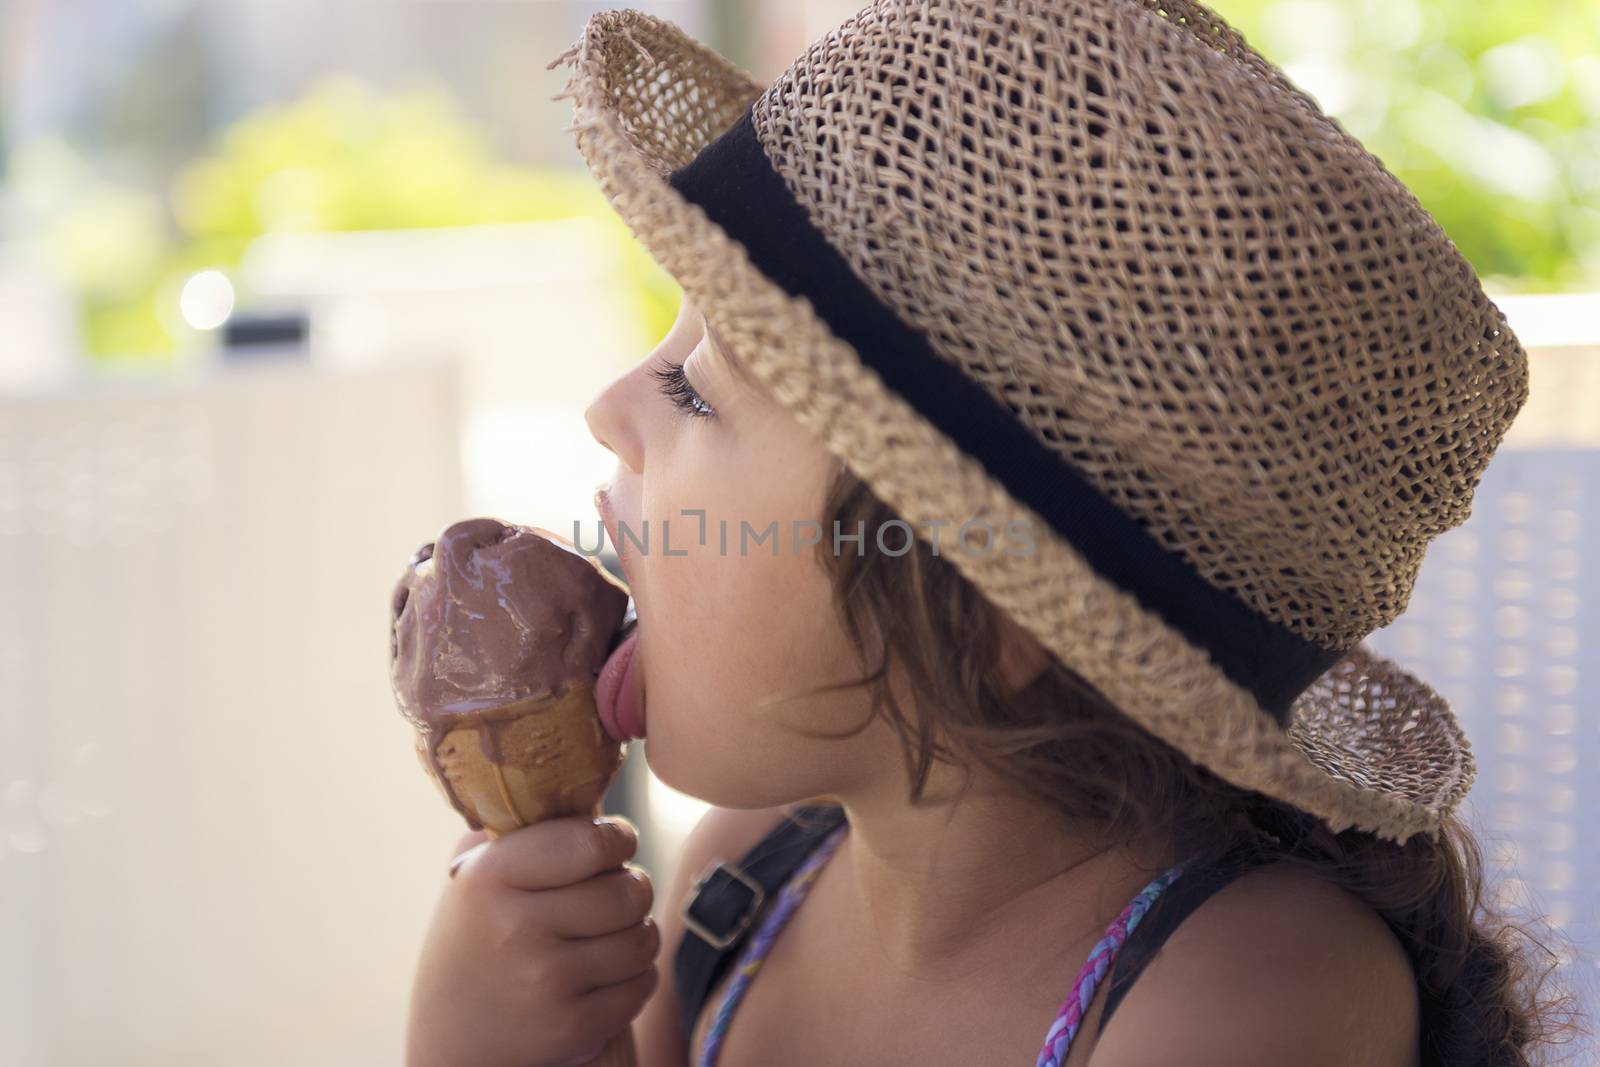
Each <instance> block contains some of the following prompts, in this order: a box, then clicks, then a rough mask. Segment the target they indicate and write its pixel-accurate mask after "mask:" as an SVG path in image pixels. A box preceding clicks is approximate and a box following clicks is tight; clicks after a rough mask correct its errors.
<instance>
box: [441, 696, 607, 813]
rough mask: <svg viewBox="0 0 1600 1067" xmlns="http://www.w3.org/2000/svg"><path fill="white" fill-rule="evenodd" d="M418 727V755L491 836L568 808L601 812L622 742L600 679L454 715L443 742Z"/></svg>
mask: <svg viewBox="0 0 1600 1067" xmlns="http://www.w3.org/2000/svg"><path fill="white" fill-rule="evenodd" d="M432 741H433V738H431V737H430V736H429V735H428V734H427V733H425V732H423V731H420V730H419V731H418V732H417V757H418V759H419V760H420V761H421V763H422V766H423V769H424V770H426V771H427V772H428V774H429V776H430V777H432V778H433V780H434V782H435V783H436V784H437V785H438V786H439V789H440V791H441V792H442V793H443V794H444V797H445V799H446V800H447V801H449V802H450V803H451V804H452V805H453V806H454V807H455V809H456V810H457V811H459V812H460V813H461V814H462V815H463V816H464V817H465V818H466V819H467V821H468V823H470V824H471V825H472V826H473V828H474V829H477V828H479V827H481V828H482V829H483V830H484V831H485V832H486V833H488V834H489V836H491V837H498V836H499V835H500V834H503V833H509V832H510V831H512V830H515V829H517V828H518V827H521V826H530V825H532V824H533V823H536V822H540V821H542V820H544V819H554V818H560V817H562V816H567V815H596V816H598V815H600V814H601V811H600V804H601V801H602V800H603V799H604V798H605V794H606V790H607V789H608V788H609V787H610V785H611V780H612V778H613V777H615V775H616V773H617V770H618V768H619V767H621V766H622V758H623V751H624V750H623V745H622V744H621V743H619V742H617V741H614V740H612V739H611V737H610V736H609V735H608V734H607V733H606V731H605V728H604V727H603V726H601V725H600V717H599V714H598V713H597V711H596V710H595V702H594V682H592V681H588V680H584V681H580V682H575V683H573V684H571V685H569V686H568V687H567V688H566V689H565V690H564V691H563V692H561V693H559V694H557V695H555V696H546V697H537V698H533V699H528V700H519V701H515V702H513V703H510V704H501V705H497V706H495V707H490V708H483V709H480V710H477V711H471V712H462V713H460V714H456V715H452V716H451V727H450V729H449V730H448V731H446V732H445V733H444V734H443V736H442V737H440V738H438V740H437V744H434V745H432V751H431V752H430V742H432Z"/></svg>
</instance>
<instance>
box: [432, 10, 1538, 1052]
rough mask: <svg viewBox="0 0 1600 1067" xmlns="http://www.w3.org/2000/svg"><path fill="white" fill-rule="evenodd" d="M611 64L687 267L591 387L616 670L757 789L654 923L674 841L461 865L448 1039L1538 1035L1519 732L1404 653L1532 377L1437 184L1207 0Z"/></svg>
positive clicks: (1162, 1044)
mask: <svg viewBox="0 0 1600 1067" xmlns="http://www.w3.org/2000/svg"><path fill="white" fill-rule="evenodd" d="M561 60H570V61H572V63H573V65H574V67H575V73H574V75H573V77H572V80H571V81H570V82H569V84H568V88H567V91H566V92H565V93H563V94H562V95H564V96H571V97H572V98H573V99H574V101H575V108H576V115H577V120H576V122H575V124H574V129H575V130H576V131H577V134H578V143H579V147H580V149H582V151H583V154H584V158H585V159H586V161H587V162H588V164H589V166H590V167H591V169H592V170H593V171H594V172H595V174H596V177H597V179H598V181H599V183H600V185H601V188H602V189H603V190H604V191H605V192H606V194H607V196H608V197H609V198H610V199H611V202H612V203H613V204H614V205H615V206H616V207H617V209H618V210H619V212H621V213H622V215H623V216H624V218H625V219H626V220H627V221H628V223H629V225H630V226H631V227H632V228H633V231H634V232H635V233H636V234H637V235H638V236H639V238H640V239H641V240H642V241H643V242H644V243H645V244H646V245H647V247H648V248H649V249H650V251H651V252H652V254H653V255H655V257H656V258H657V259H658V260H659V261H660V262H661V263H662V264H663V266H665V267H666V268H667V269H668V270H669V271H670V272H671V273H672V274H673V276H674V277H675V278H676V279H677V280H678V281H679V282H680V284H681V285H682V287H683V290H684V300H683V302H682V304H681V307H680V311H679V315H678V318H677V321H676V322H675V324H674V325H673V327H672V330H671V331H670V332H669V334H668V335H667V337H666V338H665V339H664V340H663V341H662V342H661V343H660V345H659V346H657V348H656V349H655V351H653V352H652V353H650V354H649V356H648V357H646V358H645V359H644V360H643V361H642V362H641V363H640V364H639V365H638V366H637V367H635V368H633V369H632V370H630V371H629V372H627V373H626V374H624V375H623V376H622V377H620V378H618V379H617V380H616V381H615V382H614V383H612V384H611V385H610V386H609V387H607V388H606V389H605V390H604V391H603V392H602V393H601V394H600V395H599V396H598V397H597V398H596V399H595V401H594V402H593V404H592V405H591V406H590V408H589V411H588V422H589V426H590V428H591V430H592V432H593V434H594V436H595V437H596V439H597V440H599V441H600V442H601V443H602V444H603V445H604V446H605V447H607V448H608V449H610V450H611V451H612V452H613V453H614V454H615V455H616V457H617V468H616V473H615V475H614V477H613V478H612V479H611V481H610V483H609V484H608V486H607V487H606V488H605V489H604V490H603V491H602V492H601V493H600V494H599V495H598V498H597V503H598V505H599V510H600V512H601V515H602V517H603V519H604V520H605V523H606V526H607V529H608V532H609V534H610V536H611V540H612V542H613V544H615V545H616V547H617V550H618V552H619V556H620V558H621V561H622V565H623V568H624V571H625V572H626V574H627V577H628V580H629V584H630V586H631V588H632V590H633V594H634V599H635V603H636V605H637V608H638V613H639V635H640V636H639V641H638V646H637V652H636V653H635V659H634V664H633V669H632V671H631V672H630V675H629V677H630V679H631V682H630V685H631V688H632V691H631V692H630V693H628V694H625V695H624V696H623V697H622V698H620V700H619V706H627V707H629V708H632V709H637V711H638V715H637V716H636V719H638V720H642V721H639V722H638V723H637V725H638V727H639V729H640V731H641V733H642V736H643V737H644V738H645V740H644V753H645V757H646V759H647V760H648V762H649V765H650V768H651V770H652V771H653V772H654V773H655V774H656V775H657V777H659V778H660V779H661V780H662V781H663V782H665V783H666V784H668V785H670V786H672V787H673V788H676V789H678V790H680V791H682V792H685V793H688V794H691V795H693V796H696V797H700V798H702V799H703V800H705V801H707V802H708V803H709V804H711V805H712V806H713V807H712V809H711V811H710V813H709V814H708V815H707V816H706V817H705V819H704V820H702V822H701V824H700V825H699V826H698V827H697V828H696V829H695V831H694V832H693V833H692V834H691V835H690V838H689V840H688V842H687V843H686V844H685V847H684V850H683V852H682V854H681V856H680V857H679V859H678V862H677V864H676V869H677V875H676V877H675V878H674V879H673V882H672V885H671V886H670V887H669V889H668V891H667V893H666V895H665V897H664V899H663V900H662V902H661V905H660V907H655V906H654V900H653V896H652V893H651V889H650V885H649V882H648V879H646V878H645V877H643V872H641V871H638V870H637V869H636V868H632V867H630V866H627V865H626V861H627V859H628V858H629V857H630V856H632V855H633V854H634V848H635V846H636V844H637V836H636V834H634V833H633V832H632V831H631V829H630V828H628V827H627V826H621V827H618V826H616V825H614V824H611V823H607V822H604V821H602V822H601V823H599V824H596V823H592V822H590V821H589V820H557V821H555V822H551V823H546V824H541V825H538V826H533V827H529V828H527V829H525V830H520V831H517V832H516V833H513V834H509V835H506V836H504V837H502V838H499V839H497V840H496V841H494V842H491V843H487V844H482V845H481V846H480V847H476V848H474V849H472V850H471V851H470V852H463V854H462V856H461V857H458V865H457V868H453V873H455V874H456V877H455V878H454V879H453V881H451V882H450V884H449V888H448V889H447V891H446V893H445V895H444V897H443V899H442V900H441V902H440V908H439V912H438V914H437V916H436V918H435V922H434V925H433V928H432V929H431V931H430V933H429V938H428V942H427V944H426V945H425V947H424V950H423V955H422V959H421V962H420V965H419V969H418V974H417V981H416V985H415V988H414V994H413V1003H412V1011H411V1022H410V1032H409V1063H410V1064H411V1067H431V1065H433V1064H462V1065H472V1067H480V1065H481V1067H499V1065H504V1067H512V1065H517V1067H536V1065H551V1064H575V1063H583V1062H588V1061H589V1060H590V1059H592V1058H593V1057H594V1056H595V1055H596V1054H598V1052H599V1051H600V1049H601V1048H602V1047H603V1046H605V1045H606V1043H607V1042H608V1041H610V1040H611V1039H613V1038H614V1037H615V1036H616V1035H617V1034H619V1033H621V1032H624V1031H626V1030H628V1029H629V1027H630V1026H631V1028H632V1035H633V1038H634V1041H635V1044H636V1046H637V1050H638V1057H639V1062H640V1063H642V1064H643V1065H644V1067H677V1065H683V1067H688V1065H691V1064H692V1065H695V1067H711V1065H713V1064H720V1065H723V1067H747V1065H751V1064H762V1065H777V1067H787V1065H832V1064H918V1065H923V1067H927V1065H939V1064H952V1065H954V1064H961V1065H970V1064H996V1065H1001V1067H1004V1065H1007V1064H1013V1065H1018V1067H1020V1065H1022V1064H1024V1063H1029V1064H1034V1065H1037V1067H1063V1065H1065V1067H1081V1065H1086V1064H1087V1065H1093V1067H1132V1065H1135V1064H1151V1063H1183V1064H1189V1065H1223V1064H1227V1065H1229V1067H1241V1065H1243V1067H1250V1065H1261V1067H1264V1065H1268V1064H1271V1065H1278V1064H1285V1063H1294V1064H1320V1065H1327V1067H1336V1065H1351V1067H1354V1065H1358V1064H1359V1065H1363V1067H1421V1065H1429V1067H1431V1065H1435V1064H1440V1065H1442V1064H1449V1065H1457V1064H1508V1065H1509V1064H1525V1063H1528V1062H1531V1057H1533V1056H1534V1055H1535V1054H1536V1053H1537V1052H1538V1051H1540V1049H1541V1048H1542V1047H1543V1046H1544V1045H1545V1044H1547V1043H1548V1041H1549V1039H1550V1037H1551V1036H1552V1035H1553V1031H1554V1028H1553V1027H1552V1026H1550V1025H1549V1024H1550V1021H1551V1018H1552V1011H1551V1009H1550V1008H1549V1007H1548V1006H1547V1005H1545V1004H1544V1003H1543V1002H1540V1001H1537V1000H1536V999H1535V997H1534V994H1533V992H1532V988H1531V986H1530V985H1529V983H1528V982H1527V981H1525V980H1526V979H1528V978H1529V971H1530V969H1531V963H1530V959H1531V958H1530V957H1529V956H1528V955H1526V949H1525V948H1524V947H1523V946H1522V945H1521V944H1520V943H1519V942H1518V941H1516V940H1514V939H1513V938H1512V936H1511V934H1512V933H1513V932H1514V931H1513V929H1512V928H1509V927H1507V926H1506V925H1505V924H1504V923H1503V922H1502V921H1500V920H1499V919H1498V917H1497V916H1495V915H1494V914H1493V913H1492V912H1490V911H1489V910H1488V909H1487V908H1486V907H1485V906H1484V905H1483V903H1482V901H1481V900H1480V894H1481V893H1482V890H1483V885H1482V881H1483V874H1482V863H1481V858H1480V856H1479V851H1478V846H1477V844H1476V842H1475V841H1474V839H1473V837H1472V835H1471V833H1470V832H1469V830H1468V829H1467V827H1466V825H1465V824H1464V822H1463V821H1462V820H1461V818H1460V817H1459V815H1458V814H1457V808H1458V806H1459V803H1460V801H1461V799H1462V798H1463V796H1464V795H1465V793H1466V791H1467V789H1468V788H1469V787H1470V785H1471V782H1472V778H1473V764H1472V760H1471V755H1470V749H1469V748H1468V746H1467V743H1466V741H1465V739H1464V737H1463V736H1462V734H1461V731H1460V728H1459V725H1458V724H1457V722H1456V720H1455V718H1454V716H1453V714H1452V713H1451V711H1450V709H1449V708H1448V706H1447V705H1446V704H1445V703H1444V701H1442V700H1441V699H1440V698H1439V697H1438V695H1437V694H1436V693H1434V692H1433V691H1432V690H1431V689H1430V688H1428V687H1427V686H1426V684H1425V683H1423V682H1421V681H1420V680H1418V679H1415V678H1413V677H1412V676H1411V675H1409V674H1408V673H1407V672H1405V671H1404V670H1402V669H1401V668H1399V667H1398V666H1397V665H1395V664H1393V663H1390V662H1389V661H1387V660H1385V659H1383V658H1382V657H1380V656H1378V655H1376V654H1375V653H1374V652H1372V651H1371V650H1370V649H1369V648H1367V647H1366V646H1365V645H1362V644H1361V643H1360V640H1361V638H1362V637H1364V636H1365V635H1366V634H1368V633H1370V632H1371V631H1372V630H1374V629H1377V628H1378V627H1380V626H1382V625H1386V624H1387V623H1388V622H1389V621H1392V619H1393V618H1394V617H1395V616H1396V615H1398V614H1399V612H1400V611H1401V610H1402V609H1403V607H1404V604H1405V601H1406V598H1407V596H1408V594H1409V590H1410V586H1411V583H1412V581H1413V579H1414V575H1415V568H1416V565H1417V563H1418V562H1419V561H1420V559H1421V556H1422V554H1423V552H1424V550H1425V548H1426V545H1427V542H1428V541H1430V540H1431V539H1432V538H1433V537H1434V536H1436V535H1437V534H1438V533H1439V532H1441V531H1443V530H1444V529H1447V528H1449V527H1450V526H1453V525H1455V524H1457V523H1459V522H1460V521H1462V520H1463V519H1465V518H1466V516H1467V514H1468V512H1469V511H1470V504H1471V496H1472V491H1473V488H1474V487H1475V485H1476V483H1477V480H1478V478H1479V477H1480V476H1481V473H1482V470H1483V468H1484V467H1485V465H1486V464H1487V463H1488V461H1489V459H1490V457H1491V455H1492V453H1493V451H1494V449H1495V447H1496V446H1497V445H1498V443H1499V441H1500V439H1501V437H1502V436H1503V434H1504V432H1505V430H1506V428H1507V426H1509V424H1510V421H1511V419H1512V418H1513V417H1514V416H1515V414H1516V412H1517V410H1518V409H1519V408H1520V407H1521V405H1522V402H1523V400H1524V399H1525V397H1526V390H1527V369H1526V358H1525V355H1524V354H1523V352H1522V350H1521V348H1520V346H1519V345H1518V344H1517V342H1516V339H1515V337H1514V336H1512V335H1511V333H1510V331H1509V329H1507V328H1506V326H1505V322H1504V318H1503V316H1501V315H1500V314H1499V312H1498V309H1496V308H1495V307H1494V305H1493V304H1492V302H1490V301H1489V300H1488V299H1487V297H1486V296H1485V295H1484V294H1483V292H1482V289H1481V288H1480V287H1479V285H1478V283H1477V280H1476V277H1475V275H1473V273H1472V271H1471V269H1470V267H1469V266H1467V265H1466V263H1465V262H1464V261H1463V260H1462V259H1461V258H1460V256H1459V254H1458V253H1457V252H1456V251H1455V249H1454V247H1453V246H1452V245H1451V244H1450V242H1449V240H1448V238H1447V237H1445V236H1444V234H1443V233H1442V232H1441V231H1440V230H1439V229H1438V227H1437V225H1436V224H1434V223H1433V222H1432V220H1431V219H1430V218H1429V217H1428V216H1427V214H1426V212H1424V211H1423V210H1422V209H1421V207H1420V206H1419V205H1418V204H1417V203H1416V201H1415V199H1414V198H1412V197H1410V196H1409V194H1408V193H1407V192H1406V190H1405V189H1404V187H1403V186H1401V185H1400V184H1399V183H1398V182H1396V181H1395V180H1394V179H1393V177H1392V176H1390V175H1389V174H1388V172H1387V171H1385V170H1384V169H1383V167H1382V165H1381V164H1380V163H1379V162H1378V161H1377V160H1375V159H1374V158H1373V157H1371V156H1370V155H1369V154H1367V153H1366V152H1365V151H1364V150H1363V149H1362V148H1361V147H1360V146H1359V145H1358V144H1357V143H1356V142H1354V140H1353V139H1351V138H1350V137H1349V136H1348V134H1346V133H1344V131H1343V130H1342V129H1341V128H1340V127H1338V125H1337V124H1336V123H1334V122H1332V120H1330V119H1328V118H1327V117H1326V116H1325V115H1323V114H1322V113H1321V112H1320V111H1319V110H1318V109H1317V107H1316V105H1315V103H1314V102H1313V101H1311V100H1310V98H1309V97H1306V96H1305V95H1304V94H1303V93H1301V92H1299V90H1298V89H1296V88H1295V87H1294V86H1293V85H1292V83H1290V82H1289V81H1288V80H1287V79H1286V78H1284V77H1283V75H1282V73H1281V72H1280V71H1278V70H1277V69H1276V68H1275V67H1273V66H1272V65H1271V64H1270V63H1268V62H1267V61H1266V60H1264V59H1263V58H1261V57H1260V56H1259V55H1258V54H1256V53H1255V52H1254V51H1253V50H1252V49H1250V47H1249V45H1248V44H1247V43H1245V42H1244V41H1243V39H1242V38H1241V37H1239V36H1238V35H1237V33H1235V32H1234V31H1233V30H1232V29H1231V28H1230V27H1228V26H1227V25H1226V23H1224V22H1223V21H1222V20H1221V19H1220V18H1218V17H1217V16H1216V15H1215V14H1214V13H1212V12H1210V11H1209V10H1207V9H1206V8H1204V7H1203V6H1201V5H1199V4H1197V3H1192V2H1187V0H1162V2H1161V3H1159V4H1157V3H1156V0H1052V2H1044V0H1007V2H1001V3H995V2H992V0H986V2H984V3H981V4H980V3H975V2H971V0H877V2H875V3H872V4H870V5H868V6H867V7H865V8H863V9H862V10H861V11H860V12H858V13H857V14H856V15H854V16H852V17H851V19H849V20H847V21H846V22H845V23H843V24H842V25H841V26H839V27H838V28H836V29H835V30H833V31H831V32H830V33H829V34H828V35H826V36H825V37H824V38H822V39H821V40H819V41H818V42H816V43H815V44H813V45H812V46H811V48H809V49H808V50H807V52H806V54H805V55H803V56H802V57H800V59H798V60H797V61H796V63H795V64H794V65H793V66H791V68H790V69H789V70H788V71H786V72H785V73H784V74H783V75H781V76H780V77H779V78H778V79H777V80H776V81H775V82H773V83H772V84H771V85H770V86H766V87H763V86H761V85H759V84H757V83H755V82H754V81H753V80H751V79H750V78H749V76H748V75H746V74H744V73H743V72H742V71H739V70H738V69H737V68H736V67H733V66H732V65H731V64H729V63H728V62H727V61H726V60H724V59H722V58H721V57H719V56H717V55H716V54H715V53H714V52H712V51H711V50H709V49H707V48H706V47H705V46H703V45H701V44H699V43H698V42H695V41H693V40H692V39H690V38H688V37H687V36H686V35H684V34H683V33H682V32H681V31H680V30H679V29H678V28H677V27H675V26H673V25H672V24H671V23H668V22H665V21H663V20H659V19H654V18H651V17H649V16H646V15H643V14H641V13H639V12H633V11H619V12H604V13H601V14H600V15H596V16H594V18H592V19H591V20H590V22H589V24H588V25H587V26H586V28H585V30H584V34H583V37H582V38H581V39H580V41H579V42H578V44H577V45H576V46H575V47H574V48H573V49H572V50H570V51H569V52H568V53H566V54H564V55H563V56H562V57H558V62H559V61H561ZM479 836H480V835H468V838H467V839H466V840H464V841H463V842H462V844H463V845H464V844H467V843H468V842H470V841H473V840H475V839H476V838H478V837H479ZM652 909H654V911H655V912H656V914H657V915H658V916H659V917H660V920H661V921H660V926H659V932H658V929H657V926H656V924H655V923H654V922H653V921H652V920H651V918H650V917H649V915H648V913H649V912H650V911H651V910H652Z"/></svg>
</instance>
